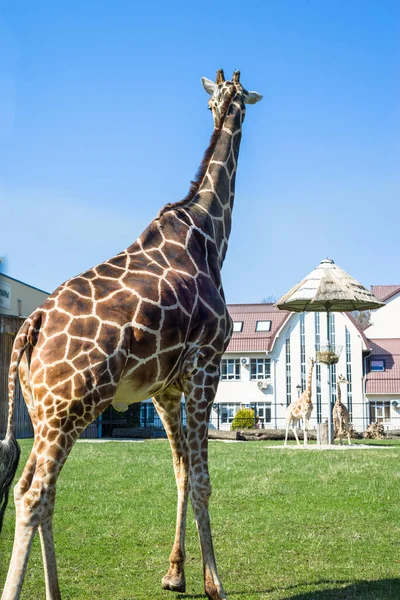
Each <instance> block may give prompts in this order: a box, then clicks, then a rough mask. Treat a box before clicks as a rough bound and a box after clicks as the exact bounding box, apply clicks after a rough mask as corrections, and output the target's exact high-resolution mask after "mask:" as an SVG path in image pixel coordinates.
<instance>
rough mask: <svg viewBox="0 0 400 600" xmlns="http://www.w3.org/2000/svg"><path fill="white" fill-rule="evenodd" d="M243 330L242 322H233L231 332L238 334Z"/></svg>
mask: <svg viewBox="0 0 400 600" xmlns="http://www.w3.org/2000/svg"><path fill="white" fill-rule="evenodd" d="M242 330H243V321H233V331H236V332H237V333H240V332H241V331H242Z"/></svg>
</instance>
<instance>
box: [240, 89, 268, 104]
mask: <svg viewBox="0 0 400 600" xmlns="http://www.w3.org/2000/svg"><path fill="white" fill-rule="evenodd" d="M262 98H263V97H262V96H261V94H258V93H257V92H247V91H246V92H244V102H245V104H255V103H256V102H260V100H262Z"/></svg>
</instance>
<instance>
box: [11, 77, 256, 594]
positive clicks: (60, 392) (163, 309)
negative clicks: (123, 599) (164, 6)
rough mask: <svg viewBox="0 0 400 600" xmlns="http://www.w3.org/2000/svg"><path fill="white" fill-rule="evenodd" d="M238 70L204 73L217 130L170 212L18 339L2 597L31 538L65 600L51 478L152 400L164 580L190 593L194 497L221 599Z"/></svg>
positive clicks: (54, 299) (240, 114)
mask: <svg viewBox="0 0 400 600" xmlns="http://www.w3.org/2000/svg"><path fill="white" fill-rule="evenodd" d="M239 75H240V74H239V71H235V73H234V75H233V77H232V81H225V79H224V75H223V72H222V70H220V71H218V72H217V80H216V83H214V82H212V81H210V80H209V79H205V78H203V86H204V87H205V89H206V91H207V92H208V93H209V94H211V99H210V101H209V107H210V108H211V110H212V114H213V119H214V133H213V135H212V138H211V142H210V145H209V147H208V149H207V151H206V154H205V156H204V160H203V162H202V164H201V166H200V170H199V173H198V175H197V177H196V180H195V181H194V182H193V183H192V187H191V189H190V191H189V194H188V195H187V197H186V198H185V199H184V200H182V201H180V202H177V203H175V204H167V205H166V206H165V207H164V208H163V209H162V210H161V211H160V213H159V215H158V217H157V218H156V219H154V220H153V221H152V222H151V223H150V225H149V226H148V227H147V229H146V230H145V231H144V232H143V233H142V235H141V236H140V237H139V238H138V240H137V241H136V242H135V243H134V244H132V245H131V246H129V248H127V249H126V250H124V251H123V252H121V253H120V254H118V255H117V256H114V257H113V258H111V259H110V260H107V261H106V262H104V263H102V264H100V265H97V267H94V268H93V269H90V270H88V271H86V272H85V273H82V274H81V275H79V276H77V277H74V278H73V279H70V280H69V281H67V282H66V283H64V284H63V285H61V286H60V287H59V288H58V289H57V290H56V291H55V292H54V293H53V294H52V295H51V296H50V297H49V298H48V299H47V300H46V302H45V303H44V304H43V305H42V306H41V307H39V308H38V309H37V310H36V311H35V312H34V313H33V314H32V315H31V316H30V317H29V318H28V319H27V320H26V322H25V323H24V325H23V326H22V328H21V330H20V331H19V333H18V336H17V337H16V340H15V343H14V347H13V352H12V357H11V367H10V374H9V417H8V426H7V433H6V438H5V440H4V441H3V442H2V443H1V444H0V526H1V521H2V517H3V515H4V511H5V507H6V503H7V497H8V491H9V488H10V485H11V481H12V478H13V476H14V474H15V471H16V468H17V464H18V458H19V447H18V444H17V442H16V440H15V437H14V435H13V432H12V422H13V410H14V396H15V385H16V378H17V374H18V368H19V376H20V381H21V385H22V388H23V393H24V398H25V401H26V404H27V407H28V410H29V414H30V416H31V419H32V423H33V427H34V436H35V439H34V444H33V449H32V452H31V455H30V457H29V459H28V462H27V464H26V466H25V469H24V471H23V474H22V477H21V479H20V480H19V482H18V484H17V485H16V488H15V494H14V497H15V505H16V530H15V541H14V548H13V553H12V558H11V563H10V567H9V571H8V575H7V580H6V584H5V587H4V591H3V595H2V600H18V598H19V597H20V593H21V588H22V584H23V580H24V576H25V572H26V568H27V563H28V558H29V553H30V549H31V545H32V541H33V538H34V536H35V533H36V531H37V530H39V534H40V539H41V544H42V554H43V562H44V571H45V580H46V599H47V600H60V598H61V595H60V590H59V585H58V577H57V569H56V558H55V551H54V541H53V533H52V517H53V511H54V502H55V492H56V481H57V477H58V475H59V473H60V471H61V469H62V467H63V465H64V463H65V461H66V459H67V457H68V455H69V453H70V451H71V449H72V446H73V445H74V443H75V441H76V439H77V438H78V437H79V435H80V434H81V433H82V431H83V430H84V429H85V428H86V427H87V426H88V425H89V423H91V422H92V421H93V420H94V419H96V417H98V416H99V415H100V414H101V413H102V412H103V411H104V410H105V409H106V408H107V406H109V405H110V404H112V405H113V406H114V407H115V408H116V409H117V410H126V409H127V407H128V405H129V404H132V403H134V402H140V401H141V400H144V399H145V398H149V397H153V398H154V404H155V406H156V408H157V410H158V413H159V415H160V417H161V420H162V422H163V425H164V427H165V430H166V432H167V435H168V439H169V441H170V444H171V449H172V455H173V464H174V471H175V477H176V482H177V488H178V509H177V524H176V534H175V541H174V544H173V548H172V552H171V555H170V566H169V570H168V572H167V574H166V575H165V577H164V578H163V580H162V586H163V588H165V589H168V590H172V591H179V592H184V591H185V585H186V583H185V575H184V562H185V547H184V546H185V526H186V512H187V501H188V494H189V493H190V499H191V502H192V506H193V511H194V515H195V519H196V524H197V529H198V532H199V537H200V545H201V552H202V559H203V574H204V588H205V592H206V594H207V596H208V598H210V599H211V600H222V599H225V598H226V595H225V592H224V589H223V586H222V583H221V581H220V579H219V577H218V573H217V567H216V562H215V558H214V550H213V544H212V538H211V527H210V517H209V512H208V503H209V499H210V495H211V486H210V477H209V472H208V422H209V418H210V412H211V408H212V404H213V401H214V397H215V394H216V390H217V386H218V382H219V375H220V361H221V357H222V355H223V353H224V351H225V349H226V347H227V345H228V342H229V339H230V336H231V332H232V320H231V318H230V316H229V314H228V310H227V307H226V303H225V297H224V292H223V288H222V282H221V267H222V263H223V261H224V258H225V254H226V250H227V245H228V238H229V234H230V231H231V217H232V209H233V200H234V191H235V176H236V168H237V160H238V155H239V146H240V141H241V134H242V123H243V120H244V116H245V111H246V108H245V104H246V103H247V104H254V103H255V102H258V101H259V100H261V98H262V96H260V95H259V94H257V93H256V92H248V91H247V90H245V89H244V88H243V87H242V85H241V83H240V81H239ZM89 235H90V234H89ZM182 392H183V394H184V395H185V404H186V414H187V438H186V437H185V435H184V431H183V427H182V415H181V396H182ZM93 509H94V510H96V507H94V508H93Z"/></svg>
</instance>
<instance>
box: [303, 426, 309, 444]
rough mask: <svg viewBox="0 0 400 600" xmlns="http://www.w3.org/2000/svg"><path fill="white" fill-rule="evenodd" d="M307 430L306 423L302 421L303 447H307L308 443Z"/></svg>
mask: <svg viewBox="0 0 400 600" xmlns="http://www.w3.org/2000/svg"><path fill="white" fill-rule="evenodd" d="M307 429H308V421H306V420H304V422H303V436H304V445H305V446H307V443H308V438H307Z"/></svg>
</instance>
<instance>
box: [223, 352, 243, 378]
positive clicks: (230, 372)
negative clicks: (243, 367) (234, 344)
mask: <svg viewBox="0 0 400 600" xmlns="http://www.w3.org/2000/svg"><path fill="white" fill-rule="evenodd" d="M234 379H236V380H237V379H240V358H223V359H222V360H221V381H232V380H234Z"/></svg>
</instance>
